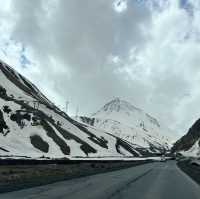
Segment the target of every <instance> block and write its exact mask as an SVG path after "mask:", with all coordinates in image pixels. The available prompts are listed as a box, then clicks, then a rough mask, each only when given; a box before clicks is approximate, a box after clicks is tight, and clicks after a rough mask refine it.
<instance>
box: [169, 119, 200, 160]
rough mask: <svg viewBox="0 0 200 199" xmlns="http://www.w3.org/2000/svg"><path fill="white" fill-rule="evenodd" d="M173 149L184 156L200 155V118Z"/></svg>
mask: <svg viewBox="0 0 200 199" xmlns="http://www.w3.org/2000/svg"><path fill="white" fill-rule="evenodd" d="M172 151H173V152H179V153H181V154H183V155H184V156H191V157H200V119H199V120H197V121H196V122H195V123H194V124H193V125H192V127H191V128H190V129H189V131H188V133H187V134H186V135H184V136H183V137H182V138H181V139H179V140H178V141H177V142H176V143H175V144H174V146H173V148H172Z"/></svg>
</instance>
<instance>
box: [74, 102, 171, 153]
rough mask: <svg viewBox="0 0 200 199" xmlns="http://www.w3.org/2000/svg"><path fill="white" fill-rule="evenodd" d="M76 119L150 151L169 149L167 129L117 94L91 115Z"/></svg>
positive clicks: (169, 142)
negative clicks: (116, 96) (117, 96)
mask: <svg viewBox="0 0 200 199" xmlns="http://www.w3.org/2000/svg"><path fill="white" fill-rule="evenodd" d="M77 120H78V121H80V122H83V123H86V124H88V125H91V126H94V127H95V128H97V129H102V130H104V131H106V132H109V133H110V134H112V135H116V136H118V137H120V138H122V139H124V140H127V141H128V142H130V143H132V144H134V145H137V146H138V147H140V148H148V149H149V150H150V151H151V152H156V151H159V150H160V151H162V150H163V149H169V148H170V147H171V144H172V139H171V138H169V137H170V133H171V131H170V130H169V129H167V128H164V127H162V126H161V125H160V123H159V122H158V120H157V119H155V118H154V117H152V116H151V115H149V114H147V113H145V112H144V111H143V110H141V109H139V108H136V107H135V106H133V105H131V104H130V103H128V102H126V101H124V100H121V99H119V98H116V99H114V100H112V101H111V102H109V103H107V104H106V105H105V106H104V107H103V108H101V109H100V110H99V111H97V112H96V113H95V114H92V116H91V117H79V118H77ZM166 135H169V137H168V136H166Z"/></svg>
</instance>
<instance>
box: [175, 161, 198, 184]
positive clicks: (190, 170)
mask: <svg viewBox="0 0 200 199" xmlns="http://www.w3.org/2000/svg"><path fill="white" fill-rule="evenodd" d="M177 165H178V167H179V168H180V169H181V170H182V171H183V172H185V173H186V174H187V175H188V176H190V177H191V178H192V179H193V180H194V181H195V182H197V183H198V184H199V185H200V166H198V165H195V164H191V161H190V160H182V161H179V162H177Z"/></svg>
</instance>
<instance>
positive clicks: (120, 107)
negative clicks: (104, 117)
mask: <svg viewBox="0 0 200 199" xmlns="http://www.w3.org/2000/svg"><path fill="white" fill-rule="evenodd" d="M102 111H103V112H106V113H107V114H110V113H111V112H126V113H127V114H128V113H129V112H134V111H136V112H142V110H141V109H139V108H136V107H135V106H133V105H132V104H130V103H129V102H127V101H124V100H121V99H120V98H119V97H117V98H115V99H113V100H112V101H110V102H108V103H107V104H106V105H105V106H104V107H103V108H102V109H100V111H98V112H97V113H96V114H98V113H99V112H102Z"/></svg>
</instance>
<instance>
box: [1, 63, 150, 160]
mask: <svg viewBox="0 0 200 199" xmlns="http://www.w3.org/2000/svg"><path fill="white" fill-rule="evenodd" d="M150 154H151V153H150V152H149V151H148V150H146V149H140V148H139V147H138V146H136V145H134V144H132V143H130V142H129V141H127V140H125V139H123V138H120V137H118V136H117V135H114V134H111V133H110V134H109V133H107V132H105V131H102V130H100V129H97V128H95V127H91V126H89V125H86V124H80V123H79V122H77V121H75V120H73V119H71V118H70V117H69V116H68V115H66V114H65V113H64V112H62V111H61V110H59V109H58V108H57V107H56V106H55V105H54V104H53V103H52V102H51V101H49V100H48V99H47V98H46V97H45V96H44V95H43V94H42V93H41V92H40V91H39V90H38V88H36V86H34V85H33V84H32V83H31V82H30V81H29V80H27V79H26V78H25V77H23V76H22V75H20V74H19V73H17V72H16V71H15V70H13V68H11V67H10V66H8V65H7V64H5V63H3V62H1V61H0V157H1V158H40V157H47V158H68V159H70V158H76V157H98V158H99V157H104V158H105V157H112V158H113V157H114V158H124V157H127V156H131V157H133V156H134V157H139V156H143V155H150Z"/></svg>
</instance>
